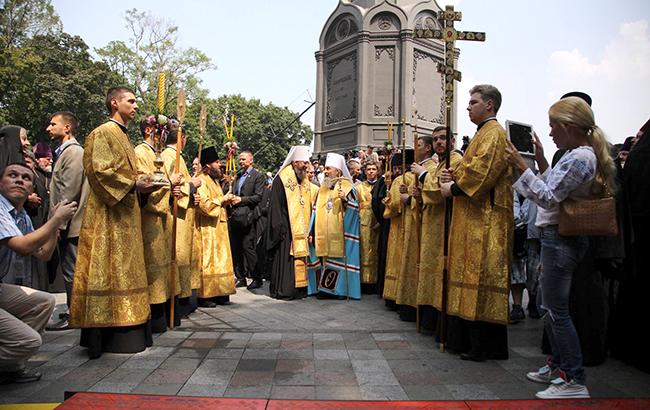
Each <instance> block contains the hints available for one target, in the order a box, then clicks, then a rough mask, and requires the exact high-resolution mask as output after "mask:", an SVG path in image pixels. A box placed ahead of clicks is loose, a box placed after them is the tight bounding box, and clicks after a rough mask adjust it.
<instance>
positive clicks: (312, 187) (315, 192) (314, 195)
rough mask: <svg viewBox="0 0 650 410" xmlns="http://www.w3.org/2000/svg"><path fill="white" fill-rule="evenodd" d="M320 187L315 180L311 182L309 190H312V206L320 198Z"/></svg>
mask: <svg viewBox="0 0 650 410" xmlns="http://www.w3.org/2000/svg"><path fill="white" fill-rule="evenodd" d="M319 189H320V187H319V186H318V185H316V184H314V183H313V182H310V183H309V191H310V192H311V206H312V207H313V206H314V205H316V198H318V190H319Z"/></svg>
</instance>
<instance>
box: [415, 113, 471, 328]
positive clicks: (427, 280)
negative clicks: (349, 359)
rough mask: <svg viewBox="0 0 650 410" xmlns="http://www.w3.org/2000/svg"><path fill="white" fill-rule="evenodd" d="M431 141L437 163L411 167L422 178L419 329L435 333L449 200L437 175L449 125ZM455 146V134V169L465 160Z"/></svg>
mask: <svg viewBox="0 0 650 410" xmlns="http://www.w3.org/2000/svg"><path fill="white" fill-rule="evenodd" d="M431 140H432V141H431V142H432V143H433V150H434V152H435V154H436V155H437V156H438V160H439V162H438V163H437V164H435V162H434V161H429V162H427V165H428V166H427V167H425V166H422V165H419V164H414V165H413V166H412V167H411V169H412V170H413V172H414V173H415V174H416V175H418V179H419V180H420V186H421V189H420V191H421V197H422V234H421V240H420V243H421V247H420V266H419V273H418V291H417V303H418V309H419V314H420V332H422V333H426V334H433V333H435V331H436V327H437V319H438V312H439V311H440V307H441V305H442V276H443V268H444V263H445V261H444V255H443V253H444V252H443V247H444V241H445V236H444V235H445V232H444V225H445V208H446V200H445V198H443V196H442V194H441V192H440V183H439V181H438V178H439V177H440V172H441V171H442V169H444V167H445V156H446V154H447V128H446V127H445V126H439V127H436V128H435V129H434V130H433V135H432V138H431ZM454 145H455V139H454V138H453V137H452V140H451V147H452V150H451V151H450V153H451V157H450V165H451V169H456V168H457V167H458V164H460V161H461V159H462V155H461V154H459V153H458V152H457V151H455V150H453V147H454Z"/></svg>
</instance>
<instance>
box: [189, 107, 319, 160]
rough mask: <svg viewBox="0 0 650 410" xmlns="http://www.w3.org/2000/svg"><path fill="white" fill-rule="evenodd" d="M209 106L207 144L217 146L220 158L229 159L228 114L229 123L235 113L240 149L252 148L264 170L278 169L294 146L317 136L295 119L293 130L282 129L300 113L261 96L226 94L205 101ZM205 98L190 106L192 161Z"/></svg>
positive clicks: (204, 144) (205, 143) (190, 154)
mask: <svg viewBox="0 0 650 410" xmlns="http://www.w3.org/2000/svg"><path fill="white" fill-rule="evenodd" d="M205 104H206V106H207V109H208V121H207V126H206V135H205V140H204V142H203V147H208V146H211V145H215V146H216V147H217V150H218V151H219V152H220V154H221V155H220V158H225V149H224V148H223V145H224V143H225V138H226V132H225V128H224V124H223V119H224V115H225V114H226V113H227V117H228V125H230V114H234V115H235V129H234V132H233V136H234V139H235V141H236V142H237V145H238V146H239V150H238V152H241V151H242V150H250V151H252V152H253V154H254V156H255V166H256V167H257V168H258V169H261V170H264V171H274V170H276V169H277V168H278V167H279V166H280V165H281V164H282V161H283V160H284V158H285V157H286V155H287V152H288V151H289V148H290V147H291V146H292V145H297V144H309V143H310V142H311V139H312V137H313V132H312V130H311V127H309V126H308V125H304V124H302V123H301V122H300V121H297V122H295V123H294V124H293V125H292V126H291V127H290V128H289V129H287V130H284V131H282V130H283V129H284V128H285V127H286V126H287V125H289V123H291V121H293V120H294V118H295V117H296V116H297V115H298V114H297V113H294V112H291V111H290V110H289V109H288V108H286V107H285V108H282V107H278V106H275V105H273V104H268V105H263V104H261V103H260V101H259V100H257V99H246V98H244V97H242V96H241V95H225V96H221V97H219V98H217V99H216V100H215V99H208V100H205ZM200 109H201V101H195V102H194V103H193V104H191V105H190V106H189V109H188V113H187V117H188V118H187V120H186V130H187V136H188V142H187V146H186V149H185V152H186V154H185V156H186V159H187V160H188V161H191V159H193V158H194V157H195V156H196V153H197V152H198V147H199V142H200V141H199V140H200V137H199V127H198V121H199V120H198V119H199V111H200Z"/></svg>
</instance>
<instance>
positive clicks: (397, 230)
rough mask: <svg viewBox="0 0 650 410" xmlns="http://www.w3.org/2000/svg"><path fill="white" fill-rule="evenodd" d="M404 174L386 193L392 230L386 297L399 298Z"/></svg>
mask: <svg viewBox="0 0 650 410" xmlns="http://www.w3.org/2000/svg"><path fill="white" fill-rule="evenodd" d="M401 183H402V176H401V175H400V176H398V177H397V178H395V179H394V180H393V182H392V184H391V186H390V188H389V189H388V192H387V193H386V198H384V200H383V202H384V205H385V208H384V218H385V219H388V218H390V232H389V234H388V245H387V248H388V250H387V252H386V274H385V276H384V299H386V300H396V299H397V278H398V277H399V269H400V266H401V264H402V248H403V244H404V231H403V230H402V226H403V218H402V213H403V209H404V204H403V203H402V200H401V196H400V193H399V186H400V184H401Z"/></svg>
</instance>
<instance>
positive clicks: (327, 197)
mask: <svg viewBox="0 0 650 410" xmlns="http://www.w3.org/2000/svg"><path fill="white" fill-rule="evenodd" d="M339 189H341V190H343V194H344V195H345V196H346V197H347V196H348V194H349V193H350V191H351V190H352V182H350V180H348V179H345V178H338V179H337V180H336V183H335V187H334V189H330V187H329V186H326V185H325V184H323V185H321V186H320V189H319V190H318V198H317V199H316V220H315V228H316V229H315V241H316V242H315V243H316V245H315V248H316V256H317V257H319V258H320V257H324V256H329V257H331V258H343V257H344V256H345V238H344V235H343V216H344V214H345V206H344V204H343V201H342V200H341V199H340V198H339V195H338V194H339ZM328 202H329V203H331V206H332V209H327V203H328Z"/></svg>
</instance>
